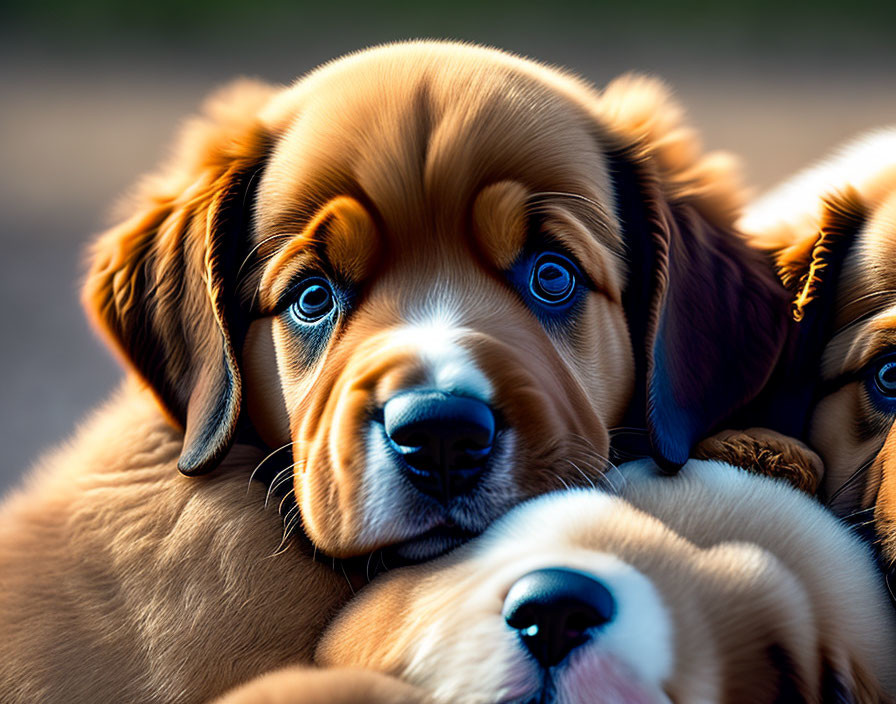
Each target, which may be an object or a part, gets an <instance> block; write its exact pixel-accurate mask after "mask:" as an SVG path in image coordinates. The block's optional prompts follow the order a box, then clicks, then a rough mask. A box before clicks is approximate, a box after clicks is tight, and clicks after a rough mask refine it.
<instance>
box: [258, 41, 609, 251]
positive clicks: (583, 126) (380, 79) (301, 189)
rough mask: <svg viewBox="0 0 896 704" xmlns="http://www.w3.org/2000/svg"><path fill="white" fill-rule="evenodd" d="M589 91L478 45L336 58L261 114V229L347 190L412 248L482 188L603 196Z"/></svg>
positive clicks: (441, 230)
mask: <svg viewBox="0 0 896 704" xmlns="http://www.w3.org/2000/svg"><path fill="white" fill-rule="evenodd" d="M533 67H534V68H533ZM587 99H588V92H587V91H586V90H585V89H584V88H583V87H580V86H578V84H577V83H575V81H573V80H572V79H568V78H566V77H565V76H563V75H562V74H559V73H558V74H556V75H555V74H554V73H553V72H551V71H549V70H547V69H542V68H541V67H537V66H535V65H534V64H532V65H530V64H529V63H528V62H523V61H521V60H518V59H514V58H513V57H506V56H500V55H499V56H497V57H496V56H494V55H492V54H491V53H488V52H485V53H482V54H481V55H480V54H477V55H476V56H468V55H466V54H464V53H463V52H460V54H459V55H457V54H456V53H455V52H447V53H445V52H444V51H442V52H441V53H440V52H430V53H427V52H426V51H422V50H415V51H412V50H410V49H407V50H405V51H403V52H394V51H393V52H389V53H377V52H372V53H371V54H370V55H368V56H366V57H360V56H358V57H350V58H349V59H347V60H343V61H340V62H337V63H336V64H333V65H331V66H330V67H328V68H324V69H323V70H322V71H320V72H318V73H315V74H312V76H310V77H309V78H308V79H306V80H305V81H304V82H302V83H300V84H298V85H297V86H295V87H294V88H292V89H290V90H289V91H287V92H286V94H285V96H283V97H281V98H280V99H279V100H278V102H277V103H276V104H275V105H274V106H272V107H271V108H270V111H269V112H270V113H271V114H272V115H273V116H272V117H269V119H270V120H271V121H272V122H275V123H278V125H279V138H278V140H277V141H276V144H275V147H274V150H273V153H272V155H271V157H270V159H269V161H268V164H267V166H266V168H265V171H264V175H263V177H262V179H261V182H260V186H259V189H258V196H257V198H258V205H257V209H256V233H257V236H258V237H265V236H270V235H272V234H276V233H280V232H283V231H295V230H296V228H299V227H301V226H302V225H303V224H305V223H307V222H308V221H309V220H311V219H312V218H313V217H315V214H316V213H317V212H319V210H320V209H321V208H322V207H323V206H324V205H325V204H326V203H327V202H329V201H330V200H331V199H333V198H335V197H337V196H343V195H347V196H350V197H352V198H354V199H356V200H357V201H358V202H359V203H361V204H362V205H363V206H364V207H365V209H366V210H367V211H368V212H369V214H370V216H371V217H372V218H373V220H374V221H375V223H376V225H377V227H376V230H377V231H378V232H379V234H380V236H382V237H386V238H388V239H389V240H390V241H391V243H392V244H394V245H404V244H408V243H410V244H419V243H420V242H421V241H423V240H425V239H426V238H436V239H439V238H440V237H443V236H445V235H450V236H454V235H456V234H457V233H458V232H461V231H463V230H464V229H465V227H466V225H467V222H468V220H469V217H470V213H471V208H472V205H473V202H474V200H475V198H476V196H477V195H478V193H479V192H480V191H481V190H482V189H483V188H484V187H486V186H488V185H489V184H493V183H496V182H500V181H505V180H512V181H515V182H517V183H520V184H522V185H523V186H524V188H525V189H526V190H527V191H529V192H531V193H549V192H562V193H570V194H575V195H577V196H580V197H582V198H585V199H588V200H590V201H593V202H595V203H603V204H609V203H611V200H610V186H609V183H610V179H609V175H608V166H607V162H606V157H605V155H604V152H603V150H602V149H601V145H600V135H599V129H598V127H597V122H596V121H595V120H594V118H593V117H592V116H591V115H590V114H589V106H588V103H587ZM608 211H610V212H612V208H611V207H610V208H608ZM604 217H605V218H606V220H607V221H608V225H607V227H606V228H605V230H606V232H605V233H604V234H605V236H607V237H609V238H611V237H613V230H614V225H613V222H612V221H613V218H612V216H611V215H609V214H606V213H604ZM616 236H617V237H618V235H616Z"/></svg>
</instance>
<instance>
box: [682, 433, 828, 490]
mask: <svg viewBox="0 0 896 704" xmlns="http://www.w3.org/2000/svg"><path fill="white" fill-rule="evenodd" d="M694 457H696V458H697V459H701V460H721V461H722V462H728V463H729V464H733V465H734V466H735V467H742V468H743V469H746V470H748V471H750V472H755V473H756V474H764V475H766V476H769V477H775V478H778V479H786V480H787V481H788V482H790V483H791V484H792V485H793V486H794V487H796V488H797V489H799V490H800V491H805V492H806V493H808V494H814V493H815V491H816V490H817V488H818V483H819V481H820V480H821V475H822V472H823V471H824V464H823V463H822V461H821V458H820V457H819V456H818V455H817V454H815V453H814V452H813V451H812V450H810V449H809V448H808V447H807V446H806V445H805V444H804V443H802V442H800V441H799V440H795V439H793V438H791V437H788V436H787V435H781V433H777V432H775V431H774V430H767V429H766V428H747V429H746V430H723V431H721V432H719V433H716V434H715V435H712V436H710V437H708V438H706V439H705V440H703V441H701V442H700V444H698V445H697V447H696V449H695V450H694Z"/></svg>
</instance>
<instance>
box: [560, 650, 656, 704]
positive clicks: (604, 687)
mask: <svg viewBox="0 0 896 704" xmlns="http://www.w3.org/2000/svg"><path fill="white" fill-rule="evenodd" d="M557 690H558V695H559V696H558V697H557V700H558V701H559V702H562V703H563V704H656V702H657V701H659V697H657V696H656V695H654V694H651V693H650V692H649V691H648V690H647V689H646V688H645V687H643V686H642V685H641V684H640V683H639V682H638V680H637V677H636V675H635V673H634V672H633V671H632V669H631V668H630V667H628V666H627V665H625V664H624V663H621V662H620V661H619V660H617V659H616V658H614V657H613V656H611V655H607V654H606V653H600V654H598V653H594V652H587V651H586V652H583V653H582V656H581V657H578V658H573V659H572V661H571V662H570V663H569V664H568V665H567V666H566V667H565V668H564V671H563V672H562V673H559V677H558V678H557Z"/></svg>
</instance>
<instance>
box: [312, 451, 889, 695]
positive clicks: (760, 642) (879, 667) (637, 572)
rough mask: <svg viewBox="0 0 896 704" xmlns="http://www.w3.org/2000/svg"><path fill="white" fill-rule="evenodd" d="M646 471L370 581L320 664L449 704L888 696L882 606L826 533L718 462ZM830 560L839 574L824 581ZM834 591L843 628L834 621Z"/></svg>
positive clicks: (764, 487) (796, 504)
mask: <svg viewBox="0 0 896 704" xmlns="http://www.w3.org/2000/svg"><path fill="white" fill-rule="evenodd" d="M623 471H624V472H626V468H623ZM655 471H656V469H655V467H650V466H649V465H646V464H642V465H641V466H640V467H638V468H636V470H635V471H634V472H627V474H628V483H627V485H626V490H625V495H626V498H625V499H623V498H621V497H613V496H608V495H606V494H602V493H600V492H597V491H593V490H581V491H575V492H564V493H558V494H553V495H549V496H546V497H542V498H540V499H536V500H534V501H532V502H530V503H528V504H526V505H524V506H522V507H520V508H518V509H516V510H514V511H513V512H511V513H510V514H508V516H507V517H505V518H504V519H502V520H501V521H500V522H498V523H496V524H495V525H494V526H492V527H491V528H490V529H489V531H488V532H486V534H485V535H484V536H483V537H481V538H480V539H478V540H477V541H475V542H473V543H471V544H470V545H468V546H465V547H464V548H461V549H460V550H458V551H457V552H456V553H453V554H452V555H450V556H448V557H447V558H443V559H442V560H439V561H436V562H434V563H427V564H425V565H421V566H418V567H413V568H408V569H402V570H396V571H394V572H392V573H389V574H387V575H385V576H384V577H381V578H378V579H377V580H375V581H374V582H373V583H372V584H371V585H370V586H368V587H366V588H365V589H364V590H362V591H361V593H360V595H359V596H358V597H357V598H356V599H355V600H354V601H353V602H352V603H351V604H350V605H349V607H348V608H347V609H346V610H345V611H344V612H343V613H342V614H341V615H340V617H339V618H338V620H337V621H336V622H335V623H334V624H333V625H332V626H331V628H330V630H329V631H328V633H327V634H326V635H325V637H324V640H323V641H322V643H321V645H320V646H319V648H318V660H319V661H320V662H321V663H325V664H342V665H353V666H364V667H371V668H374V669H376V670H380V671H384V672H388V673H391V674H393V675H397V676H399V677H401V678H403V679H406V680H408V681H410V682H412V683H415V684H417V685H418V686H420V687H422V688H424V689H426V690H428V691H430V692H431V693H433V695H434V698H435V700H436V701H445V702H536V701H538V702H663V701H666V702H668V701H675V702H704V701H713V702H734V701H750V702H774V701H833V700H834V699H835V698H837V697H840V696H842V697H847V698H850V699H852V700H856V701H878V700H879V699H878V697H882V696H883V691H886V690H882V689H881V682H882V683H884V686H885V687H892V686H893V685H894V674H896V672H894V670H893V667H892V663H891V662H889V660H888V656H887V654H886V653H887V652H888V650H887V648H888V646H887V644H888V643H890V642H892V641H890V640H889V639H891V638H892V637H893V636H894V635H896V631H894V624H893V622H892V617H891V614H890V613H889V607H888V605H887V603H886V600H885V597H884V596H883V594H882V593H881V589H880V586H879V584H878V580H877V579H876V576H875V572H874V567H873V563H872V561H871V559H870V555H869V554H868V553H867V551H866V550H865V549H864V548H863V546H862V545H861V544H860V543H859V542H858V541H857V540H856V539H855V538H853V537H851V536H850V535H849V533H848V532H847V531H846V530H845V529H844V528H843V527H842V526H840V525H839V524H838V523H837V521H836V520H835V519H834V518H832V517H831V516H830V515H829V514H828V513H827V512H825V511H824V510H823V509H822V508H820V507H818V506H817V505H815V504H814V502H812V501H811V499H808V498H806V497H805V496H802V495H800V494H798V493H797V492H795V491H793V490H791V489H790V488H788V487H786V486H785V485H784V484H783V483H780V482H776V481H772V480H769V479H766V478H761V477H756V476H753V475H749V474H747V473H745V472H742V471H740V470H737V469H735V468H733V467H730V466H725V465H721V464H719V463H710V462H696V461H695V462H692V463H689V464H688V465H687V466H686V467H685V468H684V470H682V472H683V475H682V477H681V478H676V479H674V480H669V479H665V478H656V477H653V476H647V475H650V474H652V473H654V472H655ZM833 555H836V556H837V558H838V559H842V560H844V561H846V562H845V564H848V565H849V569H848V570H845V571H844V572H846V574H843V575H840V574H831V573H830V571H829V570H828V569H827V568H826V567H824V565H825V564H829V562H828V561H829V560H830V559H831V558H832V556H833ZM844 589H848V590H850V591H848V592H844V591H841V590H844ZM843 593H849V594H850V595H851V598H850V599H849V601H850V602H851V603H850V604H849V605H848V606H846V610H847V611H848V612H849V613H848V614H847V613H845V612H844V611H843V610H838V609H837V608H834V611H833V612H830V611H827V608H828V607H829V606H831V607H834V605H835V604H837V603H840V602H842V601H843V599H842V594H843ZM853 597H854V598H853ZM821 614H825V615H826V617H827V618H822V619H818V618H817V617H818V616H819V615H821Z"/></svg>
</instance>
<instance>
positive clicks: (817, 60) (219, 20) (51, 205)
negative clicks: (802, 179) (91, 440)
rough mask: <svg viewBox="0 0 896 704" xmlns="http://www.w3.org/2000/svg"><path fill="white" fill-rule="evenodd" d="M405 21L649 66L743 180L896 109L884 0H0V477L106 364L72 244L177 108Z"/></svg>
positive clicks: (99, 222)
mask: <svg viewBox="0 0 896 704" xmlns="http://www.w3.org/2000/svg"><path fill="white" fill-rule="evenodd" d="M413 37H441V38H454V39H465V40H470V41H476V42H482V43H487V44H492V45H495V46H499V47H503V48H506V49H510V50H513V51H516V52H520V53H522V54H526V55H529V56H532V57H535V58H538V59H541V60H544V61H547V62H550V63H555V64H562V65H565V66H567V67H570V68H572V69H573V70H575V71H576V72H578V73H580V74H581V75H583V76H585V77H586V78H588V79H590V80H592V81H593V82H595V83H597V84H598V85H600V84H602V83H604V82H606V81H607V80H608V79H609V78H611V77H613V76H614V75H616V74H618V73H620V72H623V71H628V70H639V71H646V72H650V73H653V74H657V75H660V76H662V77H664V78H666V79H667V80H668V81H669V82H670V83H671V84H672V86H673V87H674V88H675V90H676V92H677V93H678V95H679V97H680V99H681V101H682V102H683V103H684V105H685V106H686V107H687V109H688V112H689V114H690V116H691V120H692V122H693V123H695V124H696V126H697V127H698V128H699V129H700V130H701V131H702V133H703V136H704V142H705V144H706V145H707V146H709V147H712V148H724V149H728V150H731V151H734V152H736V153H738V154H739V155H740V156H741V157H742V159H743V162H744V165H745V173H746V178H747V181H748V182H749V183H750V184H752V185H753V186H754V187H756V188H757V189H762V188H764V187H767V186H769V185H771V184H773V183H774V182H775V181H776V180H778V179H780V178H782V177H784V176H786V175H787V174H788V173H790V172H791V171H793V170H795V169H797V168H799V167H801V166H803V165H805V164H807V163H808V162H810V161H812V160H814V159H816V158H818V157H819V156H821V155H822V154H823V153H824V152H825V151H827V150H829V149H830V148H831V147H832V146H834V145H836V144H837V143H839V142H841V141H842V140H843V139H845V138H847V137H849V136H851V135H853V134H855V133H856V132H859V131H861V130H865V129H867V128H869V127H873V126H877V125H883V124H887V123H896V42H894V37H896V2H893V1H892V0H882V1H881V0H850V1H849V2H844V1H842V0H839V1H838V0H815V1H814V2H811V3H808V2H807V3H801V4H786V3H783V2H781V1H780V0H760V1H758V2H719V1H718V0H715V1H713V0H686V1H684V2H678V3H676V2H669V1H668V0H643V1H642V2H628V3H625V4H622V3H612V4H610V3H604V2H586V1H585V0H554V1H553V2H546V3H543V4H539V5H536V4H532V3H530V2H527V0H517V1H516V2H505V1H503V0H502V1H500V2H491V3H484V2H474V1H473V0H455V2H451V3H449V2H443V1H442V0H438V1H436V0H431V1H430V2H419V1H418V2H414V1H411V0H405V1H402V0H391V1H389V2H382V3H375V2H364V1H363V0H342V1H341V2H315V3H306V2H304V1H298V2H297V1H289V0H255V1H254V2H246V1H245V0H156V1H155V2H136V3H124V2H120V1H116V0H79V2H76V3H73V2H70V0H43V1H41V0H35V1H32V2H27V3H26V2H10V0H0V101H2V102H0V158H2V167H0V179H2V180H0V294H2V298H0V300H2V303H3V305H0V448H2V461H0V493H2V492H3V491H4V490H5V489H6V488H8V487H10V486H12V485H13V484H14V483H15V482H16V481H17V480H18V478H19V477H20V476H21V474H22V473H23V472H24V471H25V470H26V469H27V468H28V466H29V465H30V464H31V463H32V462H33V460H34V459H35V458H36V457H37V455H38V454H39V453H40V452H41V451H42V450H44V449H46V448H48V447H49V446H51V445H53V444H55V443H58V442H59V441H60V440H61V439H63V438H64V437H65V436H66V435H68V434H69V433H70V432H71V431H72V430H73V429H74V428H75V427H76V426H77V423H78V422H79V420H80V419H81V418H82V416H83V415H84V413H85V412H86V411H87V410H89V409H90V408H91V407H93V406H95V405H96V404H97V403H98V402H99V401H100V400H102V399H103V397H104V396H106V395H107V394H108V393H109V391H110V390H111V389H112V388H113V386H114V385H115V384H116V381H117V379H118V378H119V375H120V371H119V369H118V367H117V364H116V362H115V361H114V360H113V358H112V357H111V355H110V354H109V353H107V352H106V350H105V349H104V347H103V346H102V345H101V344H100V343H99V342H98V341H97V339H96V337H95V336H94V335H93V333H92V332H91V331H90V330H89V329H88V327H87V324H86V322H85V320H84V316H83V314H82V312H81V310H80V307H79V303H78V288H79V279H80V276H81V272H82V252H83V248H84V245H85V243H86V242H88V241H89V240H90V238H91V237H92V236H93V234H95V233H96V232H98V231H99V230H100V229H101V228H102V227H103V226H104V225H105V224H106V223H107V220H106V213H107V212H108V208H109V206H110V205H111V204H113V202H114V201H115V199H116V198H117V197H118V196H119V195H120V194H121V193H122V192H123V191H124V190H126V189H127V188H128V187H129V186H130V185H131V184H132V183H133V182H134V181H135V179H136V178H137V177H138V176H139V175H140V174H142V173H143V172H145V171H146V170H148V169H150V168H152V167H153V166H154V164H155V163H156V162H157V160H158V159H159V158H160V156H161V155H162V154H163V153H164V150H165V148H166V145H167V144H168V142H169V141H170V138H171V136H172V134H173V132H174V131H175V129H176V127H177V125H178V124H179V122H180V121H181V119H182V118H183V116H185V115H186V114H188V113H189V112H191V111H192V110H193V109H194V108H195V107H196V106H197V105H198V104H199V102H200V101H201V100H202V98H203V96H204V95H205V94H206V93H207V92H209V91H210V90H211V89H213V88H214V87H216V86H218V85H220V84H221V83H223V82H224V81H226V80H227V79H228V78H231V77H233V76H235V75H250V76H257V77H261V78H264V79H266V80H269V81H274V82H291V81H292V80H293V79H294V78H296V77H297V76H299V75H301V74H302V73H304V72H306V71H308V70H309V69H311V68H313V67H314V66H315V65H316V64H318V63H320V62H322V61H326V60H327V59H330V58H333V57H336V56H338V55H340V54H342V53H344V52H347V51H351V50H354V49H358V48H361V47H364V46H367V45H370V44H374V43H380V42H385V41H390V40H395V39H404V38H413Z"/></svg>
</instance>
